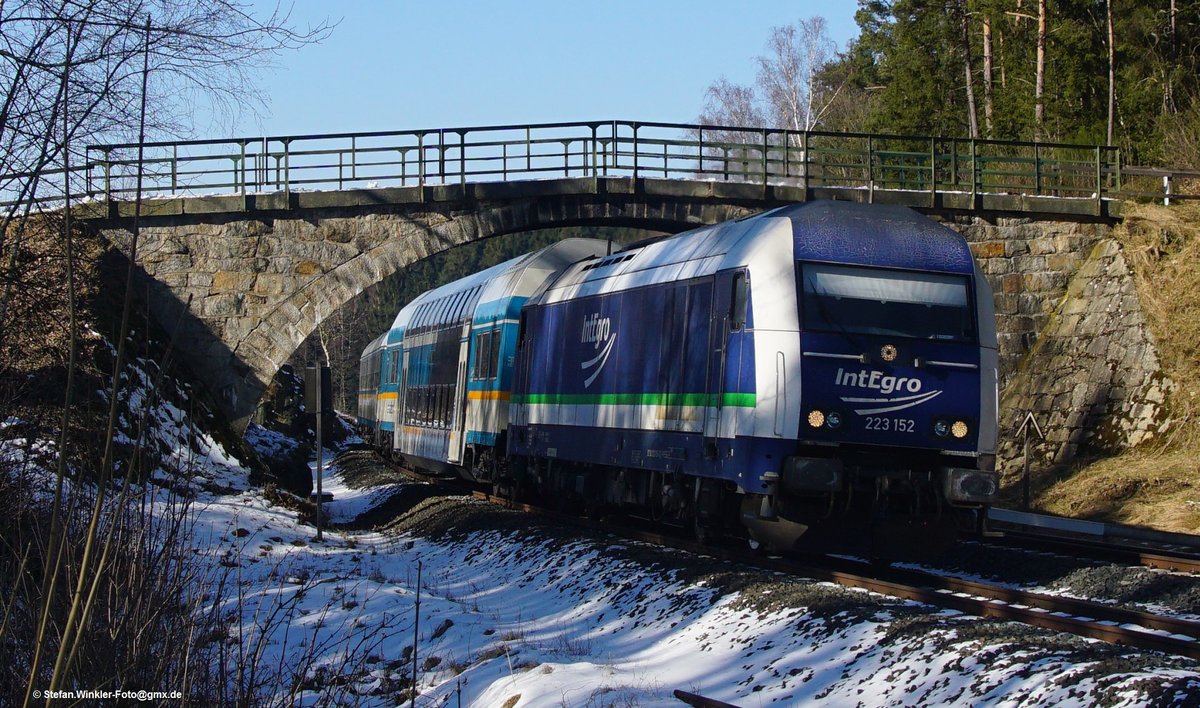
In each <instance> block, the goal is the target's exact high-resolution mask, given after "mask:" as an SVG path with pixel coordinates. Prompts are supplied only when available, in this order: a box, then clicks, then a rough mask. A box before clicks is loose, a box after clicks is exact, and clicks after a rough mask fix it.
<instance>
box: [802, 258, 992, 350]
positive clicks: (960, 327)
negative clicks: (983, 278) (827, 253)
mask: <svg viewBox="0 0 1200 708" xmlns="http://www.w3.org/2000/svg"><path fill="white" fill-rule="evenodd" d="M800 280H801V290H802V292H803V307H804V313H803V314H804V320H803V327H804V329H807V330H814V331H827V332H846V333H850V334H868V335H880V336H898V337H911V338H914V339H934V340H943V341H956V342H969V341H974V340H975V339H976V333H975V317H974V312H973V309H972V307H971V297H970V288H969V280H968V279H967V277H966V276H962V275H950V274H943V273H917V272H911V271H900V270H887V269H884V268H864V267H858V266H840V265H829V264H824V263H801V264H800Z"/></svg>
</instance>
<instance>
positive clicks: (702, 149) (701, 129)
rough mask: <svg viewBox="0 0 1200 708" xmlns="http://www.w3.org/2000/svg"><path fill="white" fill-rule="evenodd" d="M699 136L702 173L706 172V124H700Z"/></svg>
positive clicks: (700, 171) (700, 170)
mask: <svg viewBox="0 0 1200 708" xmlns="http://www.w3.org/2000/svg"><path fill="white" fill-rule="evenodd" d="M698 136H699V138H700V141H699V142H700V145H699V153H700V169H699V170H698V171H699V173H700V174H704V126H700V130H699V131H698Z"/></svg>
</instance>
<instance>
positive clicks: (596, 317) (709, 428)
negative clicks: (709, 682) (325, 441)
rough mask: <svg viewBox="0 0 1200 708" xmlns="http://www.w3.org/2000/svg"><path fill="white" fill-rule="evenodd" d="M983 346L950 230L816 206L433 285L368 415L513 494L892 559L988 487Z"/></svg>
mask: <svg viewBox="0 0 1200 708" xmlns="http://www.w3.org/2000/svg"><path fill="white" fill-rule="evenodd" d="M996 346H997V345H996V326H995V313H994V306H993V299H992V291H991V288H990V286H989V284H988V281H987V279H986V278H985V277H984V275H983V274H982V273H981V272H980V270H979V267H978V265H977V264H976V262H975V260H974V258H973V257H972V254H971V251H970V249H969V248H968V245H967V243H966V242H965V240H964V239H963V237H962V236H961V235H960V234H958V233H957V232H955V231H954V230H952V229H950V228H948V227H946V226H944V225H942V224H940V223H938V222H936V221H934V220H932V219H929V218H927V217H925V216H923V215H921V214H919V213H917V212H915V211H913V210H911V209H908V208H906V207H900V206H891V205H880V204H861V203H855V202H846V201H823V200H817V201H810V202H805V203H800V204H794V205H789V206H784V207H780V208H776V209H772V210H769V211H766V212H763V213H759V214H755V215H752V216H748V217H745V218H741V219H737V220H734V221H729V222H725V223H720V224H716V225H710V226H703V227H700V228H697V229H694V230H690V231H686V232H683V233H679V234H675V235H668V236H661V237H655V238H650V239H647V240H645V241H641V242H637V243H633V244H631V245H628V246H624V247H619V248H616V249H615V250H614V248H613V247H612V245H611V244H610V243H609V242H607V241H605V240H602V239H587V238H570V239H565V240H562V241H560V242H557V243H555V244H553V245H551V246H548V247H546V248H543V249H541V250H539V251H536V252H533V253H529V254H526V255H523V256H520V257H518V258H515V259H512V260H509V261H507V262H504V263H501V264H499V265H496V266H494V267H491V268H488V269H486V270H484V271H481V272H479V273H477V274H474V275H472V276H469V277H466V278H463V279H461V280H457V281H454V282H452V283H448V284H446V285H443V286H441V287H438V288H435V289H433V290H430V291H428V292H425V293H423V294H422V295H420V296H419V297H417V298H416V299H415V300H413V301H412V302H410V303H408V304H407V305H405V306H404V307H403V308H402V309H401V310H400V311H399V313H398V314H397V315H396V317H395V320H394V322H393V324H392V326H391V328H390V329H389V330H388V331H386V332H384V333H382V334H380V335H379V336H378V337H377V338H376V339H375V340H373V341H372V342H371V343H370V344H369V345H368V346H367V347H366V349H365V350H364V352H363V355H362V359H361V366H360V383H359V396H358V405H359V412H358V421H359V425H360V426H361V428H362V431H363V434H364V435H365V436H366V437H367V438H368V439H370V440H371V441H372V442H373V443H374V444H376V445H377V446H379V447H380V448H381V449H383V450H384V451H386V452H387V454H389V455H391V456H394V457H395V458H396V459H398V460H400V461H403V463H404V464H406V465H409V466H412V467H415V468H419V469H423V470H426V471H429V472H432V473H439V474H449V475H455V476H459V477H463V478H466V479H468V480H471V481H472V482H476V483H479V484H482V485H490V486H491V488H492V491H493V492H494V493H497V494H502V495H505V496H508V497H510V498H522V497H536V498H540V499H543V500H547V501H551V502H553V503H554V504H556V505H564V506H566V505H572V506H575V507H578V508H579V509H581V510H582V511H584V512H586V513H589V514H593V515H603V514H605V513H608V512H609V511H624V512H628V513H633V514H640V515H642V516H645V517H648V518H651V519H654V520H656V521H662V522H664V523H671V524H676V525H679V526H683V527H685V528H687V529H689V530H690V531H691V532H693V533H695V535H696V537H698V538H699V539H701V540H712V539H715V538H718V537H720V536H723V535H726V534H730V533H731V532H732V531H734V530H737V531H738V532H739V533H741V532H742V531H744V532H745V535H746V537H747V538H748V539H750V542H751V544H752V545H754V546H756V547H765V548H768V549H774V550H778V551H787V550H797V549H799V550H804V549H807V548H817V549H821V550H835V551H845V552H858V553H863V554H865V555H869V556H871V557H879V558H888V557H906V556H908V555H909V554H910V553H911V550H912V549H913V548H914V547H915V548H939V547H942V546H943V545H944V544H942V543H939V542H940V541H943V540H946V539H950V540H952V539H953V538H955V537H956V536H958V535H959V534H960V533H961V532H962V531H981V530H983V525H984V520H985V518H986V512H987V509H988V507H989V506H990V505H991V504H992V503H993V502H994V501H995V500H996V495H997V492H998V478H997V475H996V471H995V460H996V442H997V417H998V416H997V405H998V391H997V385H998V381H997V361H998V359H997V349H996Z"/></svg>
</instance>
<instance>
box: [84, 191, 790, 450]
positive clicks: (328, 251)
mask: <svg viewBox="0 0 1200 708" xmlns="http://www.w3.org/2000/svg"><path fill="white" fill-rule="evenodd" d="M589 181H590V182H592V183H593V184H592V185H590V188H588V189H585V190H584V191H582V193H581V191H580V190H579V189H578V188H579V185H578V184H573V183H577V182H579V180H552V181H538V182H530V183H524V188H521V187H520V185H518V184H509V185H506V187H507V189H506V190H505V192H506V194H502V195H491V196H487V195H480V194H478V193H473V190H471V189H460V190H440V191H442V192H443V193H442V194H430V193H429V192H430V191H432V190H424V191H425V192H426V193H424V194H422V195H421V196H422V197H425V198H424V199H421V200H419V201H417V200H407V201H405V200H401V199H397V195H396V194H387V193H383V194H371V193H369V192H361V191H360V192H349V193H339V194H338V195H337V196H336V198H334V199H328V198H326V199H321V203H320V204H319V205H312V206H311V207H309V208H304V209H286V210H277V209H255V208H253V207H252V206H251V207H250V208H246V206H247V205H246V204H245V202H244V201H242V200H241V199H239V200H238V201H240V202H242V203H241V207H242V208H240V209H238V208H229V207H226V208H224V209H219V208H214V207H220V206H221V204H220V203H219V201H218V200H214V199H213V198H208V199H205V198H189V199H176V200H171V201H173V202H175V204H174V205H173V206H172V207H169V208H164V205H162V204H160V205H157V206H158V209H157V212H156V209H155V207H156V205H155V204H154V203H151V204H150V205H149V206H148V208H147V212H148V214H149V215H148V216H143V217H142V225H141V228H140V230H139V236H138V246H137V265H138V267H139V269H140V270H141V271H142V272H143V274H144V276H145V280H146V287H147V288H149V290H150V292H151V297H150V302H149V306H150V308H151V311H152V313H153V314H154V316H155V317H156V319H157V320H158V321H159V322H160V323H162V324H163V325H164V326H165V327H166V328H167V329H168V330H169V331H170V333H171V334H172V335H173V336H174V338H175V341H176V348H177V350H178V351H179V352H180V355H181V356H182V358H183V359H184V360H185V361H186V362H187V363H188V365H189V366H190V368H191V369H192V370H193V372H194V373H195V374H196V375H197V376H198V377H200V379H201V380H202V381H205V382H207V383H208V385H209V386H210V387H211V390H212V391H214V392H215V393H216V398H217V401H218V403H219V405H220V406H221V407H222V408H223V412H224V413H225V415H226V416H227V417H228V418H229V419H230V420H231V421H233V422H234V424H235V425H236V427H238V428H239V429H244V428H245V426H246V425H247V424H248V422H249V420H250V418H251V416H252V415H253V413H254V411H255V409H256V408H257V405H258V402H259V399H260V398H261V396H262V393H263V392H264V391H265V389H266V386H267V384H268V383H269V382H270V381H271V379H272V377H273V376H274V374H275V372H276V371H277V370H278V369H279V367H280V366H281V365H282V364H283V363H284V362H286V361H287V359H288V358H289V357H290V356H291V355H292V353H293V352H294V351H295V350H296V349H297V348H298V347H299V346H300V344H301V343H302V342H303V341H304V339H305V338H306V337H307V336H308V335H309V334H310V333H311V332H312V331H314V330H315V329H316V327H317V325H318V324H319V323H320V322H321V321H323V320H324V319H325V318H326V317H328V316H329V315H331V314H333V313H334V312H335V311H337V309H338V308H340V307H341V306H342V305H344V304H346V303H348V302H349V301H350V300H352V299H353V298H355V297H357V296H358V295H359V294H361V293H362V292H363V291H364V290H366V289H367V288H368V287H370V286H371V285H374V284H375V283H378V282H380V281H381V280H383V279H385V278H387V277H388V276H390V275H393V274H395V273H397V272H399V271H401V270H402V269H404V268H405V267H407V266H408V265H410V264H412V263H415V262H416V261H419V260H421V259H424V258H426V257H429V256H432V255H434V254H436V253H439V252H442V251H446V250H449V249H451V248H454V247H455V246H460V245H463V244H466V243H471V242H476V241H480V240H484V239H488V238H492V237H494V236H501V235H505V234H509V233H517V232H523V231H534V230H538V229H544V228H553V227H562V226H588V225H604V226H628V227H635V228H641V229H646V230H652V231H662V232H668V233H674V232H679V231H683V230H686V229H689V228H694V227H696V226H700V225H702V224H711V223H717V222H720V221H725V220H728V219H732V218H737V217H740V216H744V215H747V214H750V213H753V212H756V211H760V210H761V209H763V208H766V207H769V206H775V205H778V204H781V203H784V202H783V201H782V200H776V199H765V200H764V199H761V198H760V199H748V200H731V199H714V198H712V194H711V183H700V184H699V186H697V187H694V188H692V189H678V188H676V189H672V190H670V191H671V192H672V193H670V194H652V193H647V191H646V190H645V189H641V190H638V189H633V188H632V187H633V186H634V185H632V184H630V185H628V186H630V187H631V188H630V189H627V190H626V189H622V190H618V191H617V192H616V193H615V194H614V193H613V190H610V189H597V188H596V185H595V180H589ZM613 181H616V182H622V181H625V180H608V182H610V184H607V185H605V186H608V187H611V186H613V185H612V184H611V182H613ZM556 183H559V184H556ZM563 183H566V184H563ZM619 186H625V185H619ZM468 187H469V185H468ZM494 189H495V186H494V185H493V186H492V189H490V190H488V191H494ZM378 191H379V192H386V191H388V190H378ZM446 191H450V192H457V193H450V194H446V193H445V192H446ZM310 196H315V195H310ZM429 197H432V198H429ZM439 197H442V198H439ZM481 197H482V198H481ZM92 223H93V227H94V228H96V229H97V230H98V232H99V234H100V235H101V237H102V238H103V239H105V240H106V241H108V242H109V243H111V244H113V245H114V246H116V247H117V248H118V249H120V250H121V251H123V252H124V253H126V254H128V253H130V252H131V247H132V232H131V231H130V228H131V223H130V220H129V218H128V217H122V216H110V217H109V218H106V219H103V220H97V221H93V222H92Z"/></svg>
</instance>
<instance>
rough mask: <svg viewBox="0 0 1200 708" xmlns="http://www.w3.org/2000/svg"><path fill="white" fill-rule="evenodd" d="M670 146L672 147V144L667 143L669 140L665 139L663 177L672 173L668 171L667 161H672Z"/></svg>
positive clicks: (665, 177)
mask: <svg viewBox="0 0 1200 708" xmlns="http://www.w3.org/2000/svg"><path fill="white" fill-rule="evenodd" d="M669 148H670V146H669V145H667V141H666V140H664V141H663V179H667V178H668V177H670V176H671V175H670V173H669V172H668V171H667V163H668V162H670V158H669V157H668V155H669V153H668V152H667V151H668V150H669Z"/></svg>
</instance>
